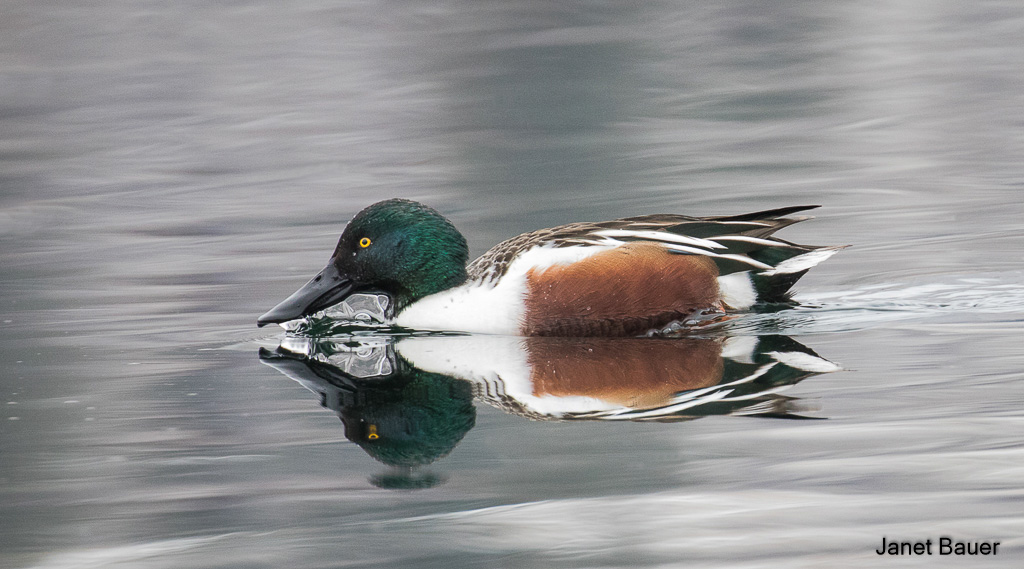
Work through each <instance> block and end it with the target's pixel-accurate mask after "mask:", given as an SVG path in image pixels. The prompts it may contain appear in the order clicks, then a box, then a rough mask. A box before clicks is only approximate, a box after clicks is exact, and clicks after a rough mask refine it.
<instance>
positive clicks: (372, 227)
mask: <svg viewBox="0 0 1024 569" xmlns="http://www.w3.org/2000/svg"><path fill="white" fill-rule="evenodd" d="M815 207H818V206H795V207H787V208H781V209H773V210H768V211H761V212H757V213H749V214H745V215H734V216H727V217H689V216H685V215H672V214H655V215H644V216H639V217H626V218H622V219H616V220H613V221H602V222H594V223H591V222H582V223H570V224H568V225H562V226H559V227H553V228H550V229H541V230H538V231H533V232H530V233H524V234H522V235H519V236H518V237H513V238H512V239H509V240H507V241H504V242H502V243H499V244H498V245H496V246H495V247H493V248H492V249H491V250H490V251H487V252H486V253H484V254H483V255H481V256H480V258H478V259H476V260H475V261H473V262H472V263H468V264H467V261H468V259H469V248H468V247H467V245H466V239H465V238H464V237H463V236H462V234H461V233H459V231H458V230H457V229H456V228H455V226H454V225H452V223H451V222H450V221H448V220H447V219H446V218H445V217H444V216H442V215H441V214H440V213H438V212H437V211H435V210H433V209H431V208H429V207H427V206H425V205H423V204H421V203H418V202H415V201H411V200H405V199H391V200H386V201H382V202H378V203H375V204H373V205H371V206H369V207H367V208H366V209H364V210H363V211H361V212H359V213H358V214H357V215H356V216H355V218H353V219H352V221H351V222H350V223H349V224H348V226H347V227H346V228H345V230H344V232H343V233H342V235H341V239H340V240H339V241H338V246H337V247H336V248H335V250H334V254H333V255H332V256H331V260H330V262H329V263H328V264H327V267H325V268H324V269H323V270H322V271H320V273H318V274H317V275H316V276H315V277H313V278H312V279H311V280H310V281H309V282H308V283H306V284H305V285H304V286H303V287H302V288H300V289H299V290H298V291H296V292H295V293H294V294H292V295H291V296H290V297H288V298H287V299H285V300H284V301H283V302H281V303H280V304H278V305H277V306H275V307H274V308H273V309H271V310H270V311H269V312H267V313H266V314H264V315H263V316H260V317H259V319H258V320H257V324H258V325H259V326H264V325H266V324H271V323H283V322H287V321H290V320H295V319H298V318H303V317H305V316H310V315H312V314H314V313H316V312H319V311H321V310H324V309H326V308H328V307H330V306H332V305H334V304H337V303H338V302H341V301H342V300H344V299H345V298H347V297H349V296H350V295H352V294H355V293H358V292H378V293H385V294H387V295H388V296H390V297H391V299H392V300H393V302H392V304H391V307H390V311H391V315H390V316H391V320H392V323H393V324H394V325H396V326H400V327H404V328H411V329H416V330H447V331H460V332H473V333H489V334H505V335H522V336H635V335H641V334H644V333H647V332H649V331H651V330H659V329H663V328H665V327H667V326H669V325H671V324H673V323H676V322H685V321H687V320H690V319H692V318H694V316H695V315H701V314H708V313H724V312H727V311H738V310H746V309H749V308H751V307H752V306H754V305H756V304H760V303H781V302H790V297H789V289H790V288H791V287H792V286H793V284H794V283H795V282H796V281H797V279H799V278H800V277H801V276H803V274H804V273H806V272H807V270H808V269H810V268H811V267H813V266H814V265H817V264H818V263H820V262H821V261H824V260H825V259H827V258H828V257H830V256H832V255H833V254H834V253H835V252H836V251H838V250H839V249H840V247H813V246H806V245H797V244H795V243H790V242H788V241H783V240H781V239H778V238H775V237H773V236H772V234H774V233H775V232H776V231H778V230H779V229H782V228H783V227H786V226H788V225H792V224H793V223H796V222H798V221H802V220H804V219H807V218H806V217H786V216H788V215H790V214H793V213H797V212H801V211H805V210H808V209H812V208H815Z"/></svg>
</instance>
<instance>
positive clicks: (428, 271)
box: [391, 259, 469, 314]
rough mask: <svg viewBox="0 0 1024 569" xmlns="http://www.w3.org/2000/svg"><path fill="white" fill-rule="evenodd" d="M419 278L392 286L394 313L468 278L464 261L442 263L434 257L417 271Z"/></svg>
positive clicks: (460, 283)
mask: <svg viewBox="0 0 1024 569" xmlns="http://www.w3.org/2000/svg"><path fill="white" fill-rule="evenodd" d="M418 272H420V273H421V275H422V276H421V277H420V278H416V279H409V280H408V281H407V282H405V283H401V284H399V285H397V286H395V287H393V288H392V295H391V296H392V299H393V301H394V303H395V314H398V313H399V312H401V311H402V310H403V309H405V307H407V306H409V305H410V304H412V303H414V302H416V301H417V300H419V299H421V298H423V297H426V296H430V295H432V294H436V293H439V292H441V291H445V290H448V289H452V288H455V287H457V286H460V285H462V284H465V282H466V280H467V279H468V278H469V275H468V273H467V272H466V265H465V263H461V264H459V263H451V262H449V263H444V262H442V260H441V259H434V260H432V261H431V262H429V263H428V264H426V265H424V266H423V267H421V270H420V271H418Z"/></svg>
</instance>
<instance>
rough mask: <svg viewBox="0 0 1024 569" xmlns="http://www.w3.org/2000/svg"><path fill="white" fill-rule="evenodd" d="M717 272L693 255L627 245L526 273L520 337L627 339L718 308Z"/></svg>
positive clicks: (648, 245)
mask: <svg viewBox="0 0 1024 569" xmlns="http://www.w3.org/2000/svg"><path fill="white" fill-rule="evenodd" d="M717 278H718V268H717V267H716V266H715V263H714V262H713V261H711V259H709V258H707V257H704V256H700V255H676V254H672V253H669V252H668V251H667V250H666V249H665V248H663V247H662V246H660V245H657V244H651V243H639V242H638V243H628V244H626V245H622V246H620V247H616V248H615V249H612V250H610V251H606V252H603V253H597V254H596V255H592V256H590V257H587V258H586V259H583V260H582V261H579V262H577V263H573V264H571V265H555V266H552V267H549V268H547V269H543V270H536V269H534V270H531V271H529V272H528V273H527V275H526V283H527V296H526V316H525V318H524V321H523V328H522V330H523V334H524V335H527V336H632V335H637V334H642V333H644V332H646V331H647V330H650V329H651V328H657V327H661V326H665V325H666V324H668V323H670V322H672V321H674V320H679V319H681V318H685V317H686V316H688V315H689V314H692V313H693V312H694V311H696V310H700V309H721V303H720V301H719V293H718V280H717Z"/></svg>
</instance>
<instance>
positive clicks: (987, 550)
mask: <svg viewBox="0 0 1024 569" xmlns="http://www.w3.org/2000/svg"><path fill="white" fill-rule="evenodd" d="M875 553H877V554H879V555H935V554H938V555H997V554H998V553H999V542H998V541H956V540H955V539H953V538H951V537H940V538H939V541H938V547H936V548H934V549H933V548H932V539H931V538H928V539H926V540H924V541H889V540H888V539H887V538H885V537H883V538H882V546H881V547H879V548H878V549H876V550H875Z"/></svg>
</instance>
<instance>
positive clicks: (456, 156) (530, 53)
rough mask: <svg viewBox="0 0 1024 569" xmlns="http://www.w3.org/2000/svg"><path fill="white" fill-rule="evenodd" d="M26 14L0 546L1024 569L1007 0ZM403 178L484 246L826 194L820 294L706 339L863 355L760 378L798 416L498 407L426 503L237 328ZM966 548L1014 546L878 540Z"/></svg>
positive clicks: (134, 552)
mask: <svg viewBox="0 0 1024 569" xmlns="http://www.w3.org/2000/svg"><path fill="white" fill-rule="evenodd" d="M3 12H4V17H3V18H0V244H2V248H0V266H2V267H3V270H2V271H0V287H2V288H0V290H2V300H0V362H2V375H0V405H2V411H3V413H2V414H0V456H2V459H0V481H2V484H0V566H3V567H18V568H23V567H39V568H48V569H49V568H64V567H68V568H70V567H74V568H82V567H104V568H105V567H132V568H135V567H154V568H162V567H246V568H249V567H278V566H284V565H287V566H290V567H300V568H307V567H308V568H314V567H395V566H399V567H446V568H450V567H477V566H489V567H553V566H559V567H562V566H564V567H625V566H630V567H674V566H698V567H776V566H780V565H786V566H790V567H821V566H829V567H862V566H865V565H867V564H882V565H888V564H896V563H902V564H904V565H915V566H929V567H931V566H951V567H952V566H956V567H960V566H966V565H965V564H969V565H975V564H977V565H981V564H984V566H992V567H1017V566H1020V563H1021V559H1022V556H1024V538H1022V537H1021V536H1022V534H1024V518H1022V512H1024V500H1022V498H1024V495H1022V493H1021V489H1020V480H1022V479H1024V467H1022V466H1021V465H1022V464H1024V444H1022V435H1024V421H1022V418H1021V413H1020V408H1021V403H1022V401H1024V387H1022V382H1021V381H1020V380H1021V371H1020V370H1021V369H1024V354H1022V352H1021V351H1020V348H1019V345H1020V340H1019V338H1020V337H1021V331H1022V327H1024V326H1022V313H1024V309H1022V307H1024V285H1022V284H1021V282H1022V276H1024V253H1022V251H1024V222H1022V221H1021V219H1022V214H1024V207H1022V204H1024V200H1022V199H1021V191H1022V185H1024V169H1022V166H1021V160H1020V157H1021V156H1022V155H1024V137H1022V136H1021V132H1024V130H1022V126H1024V94H1022V93H1024V88H1022V87H1024V72H1022V69H1024V48H1022V47H1021V44H1020V41H1019V38H1020V37H1021V36H1022V33H1024V8H1022V7H1021V6H1020V5H1019V4H1018V3H1015V2H978V3H962V2H960V3H954V2H930V3H896V4H893V3H872V2H854V3H844V4H841V5H835V6H824V5H821V4H820V3H809V2H799V1H790V2H781V3H775V4H771V5H766V4H764V3H761V2H741V3H732V4H728V5H725V4H721V5H707V4H700V3H694V4H692V5H684V4H680V3H672V2H661V3H659V2H650V3H643V4H642V5H640V6H632V5H625V4H617V3H600V2H585V3H576V4H564V5H563V4H559V3H547V2H484V3H481V2H458V1H451V2H432V3H418V2H386V3H384V2H346V3H342V4H337V3H332V4H316V3H286V4H284V5H281V4H279V3H274V4H270V3H262V4H259V3H258V4H246V5H242V4H233V3H228V4H224V3H221V4H209V3H172V4H168V3H156V2H133V3H128V4H125V3H117V2H103V1H99V2H93V3H89V4H88V5H85V4H72V3H39V2H20V1H9V2H5V3H4V8H3ZM393 196H401V197H409V198H414V199H419V200H421V201H424V202H427V203H429V204H430V205H432V206H434V207H436V208H437V209H439V210H441V211H442V212H444V213H445V214H446V215H447V216H449V217H450V218H451V219H452V220H453V222H454V223H455V224H456V225H457V226H458V227H459V228H460V229H461V230H462V231H463V232H464V233H465V235H466V236H467V238H468V240H469V242H470V244H471V247H472V253H474V254H479V253H482V252H483V251H484V250H486V249H487V248H488V247H489V246H490V245H493V244H494V243H497V242H498V241H500V240H502V239H504V238H507V237H509V236H511V235H515V234H518V233H520V232H523V231H527V230H531V229H536V228H539V227H545V226H551V225H555V224H559V223H565V222H569V221H577V220H597V219H608V218H613V217H621V216H626V215H639V214H643V213H652V212H678V213H687V214H690V215H715V214H728V213H742V212H745V211H754V210H757V209H767V208H772V207H780V206H784V205H794V204H803V203H819V204H822V205H823V207H822V208H821V209H820V210H818V211H817V212H816V215H817V219H816V220H814V221H810V222H806V223H802V224H800V225H799V226H795V227H792V228H789V229H787V230H786V234H785V237H786V238H788V239H792V240H794V241H797V242H803V243H813V244H849V245H851V247H850V248H849V249H846V250H844V251H843V252H842V253H840V254H839V255H837V256H835V257H833V258H832V259H830V260H829V261H828V262H827V263H825V264H824V265H822V266H820V267H818V268H816V269H815V270H814V271H812V272H811V273H810V274H809V275H808V276H807V277H805V278H804V279H803V280H802V281H801V283H800V286H799V287H798V288H799V293H800V294H799V296H798V297H799V298H800V299H801V300H803V301H804V302H805V303H806V304H807V307H806V308H803V309H800V310H794V311H790V312H784V313H775V314H763V315H751V316H749V317H746V318H742V319H739V320H738V321H735V322H732V323H729V324H728V325H726V326H725V329H723V330H715V331H713V334H712V335H715V334H717V335H719V337H721V336H731V337H738V338H750V337H753V336H758V337H761V336H764V337H776V336H780V335H781V336H786V337H789V338H790V339H791V340H793V341H796V342H798V343H799V344H801V345H803V346H806V347H807V348H808V349H810V350H813V351H814V352H815V353H817V354H818V355H819V356H821V357H822V358H824V359H826V360H828V361H831V362H835V363H836V364H838V365H840V366H842V368H843V369H844V371H837V372H833V373H827V374H822V375H815V376H813V377H807V378H804V379H803V380H802V381H800V382H799V383H796V384H792V385H789V386H787V387H788V388H787V389H786V390H785V391H784V392H781V393H777V394H771V395H770V396H767V395H766V397H768V399H765V401H769V400H771V401H776V402H780V401H781V402H785V404H786V405H785V411H786V412H787V413H791V414H793V415H798V416H800V417H810V418H812V419H813V420H784V419H779V418H765V417H757V416H755V417H748V416H722V415H710V416H705V417H703V418H698V419H696V420H689V421H673V422H659V421H650V420H648V421H603V420H593V419H589V420H563V421H550V420H530V419H529V418H527V417H524V416H523V415H522V414H516V413H514V412H507V411H506V410H502V409H500V408H498V407H500V405H499V406H493V405H489V404H488V402H487V399H486V397H480V398H478V399H476V400H473V402H472V412H473V414H474V417H473V421H472V426H471V428H469V429H468V430H465V432H464V433H463V434H462V438H461V439H459V441H458V443H457V445H456V446H454V447H453V448H452V449H451V450H450V452H449V454H447V455H446V456H444V457H442V458H440V459H438V460H436V461H435V462H434V463H433V464H431V465H429V466H428V467H426V469H424V470H423V474H416V476H419V478H416V477H415V476H414V477H413V478H414V479H415V480H419V481H420V482H422V484H421V485H422V486H429V487H428V488H423V489H419V490H401V489H393V488H387V486H388V485H389V481H391V482H394V481H395V480H396V479H401V478H402V476H403V475H406V474H408V473H404V472H402V471H397V472H396V471H395V470H394V469H393V467H388V466H385V465H384V464H382V463H381V462H378V461H377V460H375V459H374V458H372V457H371V456H370V454H368V453H367V452H366V451H364V450H363V449H362V448H361V447H360V446H358V445H356V444H353V443H351V442H350V441H349V440H348V439H347V438H346V437H345V432H346V427H345V425H343V424H340V423H339V421H338V415H337V414H336V412H335V411H334V410H332V409H330V408H323V407H322V406H321V405H320V401H319V395H318V394H314V393H311V392H310V391H309V390H308V389H307V388H306V387H304V386H303V384H301V383H298V382H296V381H293V378H290V377H289V376H287V375H285V374H282V373H281V372H280V371H279V370H278V369H276V368H275V367H273V366H271V365H265V362H266V360H261V359H260V358H259V355H258V351H259V349H260V348H264V349H265V350H270V351H273V350H275V349H276V348H277V346H278V344H279V343H280V342H281V340H282V338H283V336H282V334H280V333H277V332H276V331H274V330H270V329H262V330H260V329H257V328H255V318H256V316H257V315H259V314H261V313H263V312H264V311H265V310H266V309H268V308H269V307H271V306H273V305H274V304H275V303H276V302H278V301H279V300H281V299H282V298H284V297H285V296H286V295H287V294H289V293H291V292H292V291H293V290H294V289H295V288H296V287H297V286H298V285H299V284H301V283H302V282H304V281H305V279H307V278H308V277H309V276H310V275H311V274H312V273H313V272H315V271H316V270H318V269H319V268H320V267H322V266H323V263H324V262H325V261H326V258H327V256H328V255H329V253H330V251H331V248H332V247H333V246H334V243H335V241H336V239H337V235H338V234H339V233H340V231H341V228H342V224H343V223H344V221H345V220H347V219H348V218H350V217H351V216H352V215H353V214H354V213H355V212H356V211H358V210H359V209H361V208H362V207H364V206H366V205H368V204H369V203H372V202H373V201H376V200H378V199H383V198H386V197H393ZM492 403H493V401H492ZM463 410H464V411H466V412H467V413H468V412H469V411H468V410H466V409H463ZM762 410H763V409H762ZM534 418H543V417H534ZM396 477H397V478H396ZM407 478H408V476H407ZM415 480H414V482H415ZM375 484H377V485H375ZM393 485H394V484H392V486H393ZM380 486H385V488H381V487H380ZM943 535H949V536H953V537H955V538H958V539H969V540H988V541H1000V542H1001V545H1000V546H999V553H998V555H996V556H994V557H991V556H990V557H986V558H972V559H966V560H965V559H962V558H961V559H955V558H951V557H939V556H938V555H933V556H922V557H915V558H910V559H903V560H902V562H900V561H896V560H893V559H888V558H879V557H878V556H877V555H875V553H874V549H875V548H877V547H878V546H879V544H880V543H881V538H882V537H883V536H884V537H887V538H889V539H897V540H918V539H920V540H924V539H927V538H931V539H933V540H937V539H938V538H939V537H940V536H943Z"/></svg>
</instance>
